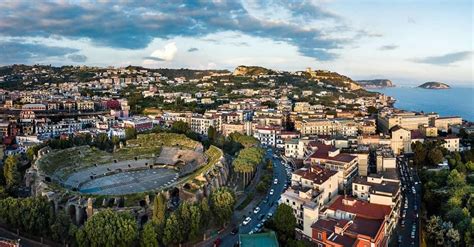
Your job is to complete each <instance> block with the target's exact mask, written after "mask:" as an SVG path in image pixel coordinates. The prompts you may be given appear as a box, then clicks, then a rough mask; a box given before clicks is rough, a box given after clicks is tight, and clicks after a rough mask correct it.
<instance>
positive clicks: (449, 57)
mask: <svg viewBox="0 0 474 247" xmlns="http://www.w3.org/2000/svg"><path fill="white" fill-rule="evenodd" d="M471 56H472V51H461V52H453V53H448V54H444V55H440V56H431V57H424V58H414V59H412V61H414V62H417V63H426V64H433V65H451V64H453V63H456V62H459V61H462V60H466V59H468V58H470V57H471Z"/></svg>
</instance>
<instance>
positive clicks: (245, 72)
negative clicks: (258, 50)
mask: <svg viewBox="0 0 474 247" xmlns="http://www.w3.org/2000/svg"><path fill="white" fill-rule="evenodd" d="M272 74H275V72H274V71H273V70H270V69H267V68H264V67H260V66H245V65H240V66H237V68H235V70H234V73H232V75H234V76H254V75H272Z"/></svg>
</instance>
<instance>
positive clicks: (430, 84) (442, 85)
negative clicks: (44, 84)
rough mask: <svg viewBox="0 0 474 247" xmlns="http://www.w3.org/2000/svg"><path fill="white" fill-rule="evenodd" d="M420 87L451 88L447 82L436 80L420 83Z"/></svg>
mask: <svg viewBox="0 0 474 247" xmlns="http://www.w3.org/2000/svg"><path fill="white" fill-rule="evenodd" d="M418 87H420V88H424V89H449V88H451V87H450V86H449V85H448V84H446V83H443V82H436V81H429V82H425V83H423V84H421V85H419V86H418Z"/></svg>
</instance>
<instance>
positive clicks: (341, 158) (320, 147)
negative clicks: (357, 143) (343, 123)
mask: <svg viewBox="0 0 474 247" xmlns="http://www.w3.org/2000/svg"><path fill="white" fill-rule="evenodd" d="M311 144H312V146H313V147H316V148H317V149H316V151H315V152H314V153H313V154H311V156H310V158H315V159H322V160H332V161H338V162H344V163H349V162H351V161H352V160H354V159H356V157H355V156H352V155H350V154H345V153H341V154H338V155H336V156H334V157H330V156H329V152H334V151H336V150H337V148H335V147H334V146H330V145H326V144H324V143H311Z"/></svg>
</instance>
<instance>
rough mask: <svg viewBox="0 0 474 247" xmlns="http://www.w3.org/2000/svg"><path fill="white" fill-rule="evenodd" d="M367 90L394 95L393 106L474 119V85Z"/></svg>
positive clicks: (469, 119) (468, 119)
mask: <svg viewBox="0 0 474 247" xmlns="http://www.w3.org/2000/svg"><path fill="white" fill-rule="evenodd" d="M366 90H368V91H372V92H378V93H382V94H384V95H387V96H391V97H393V98H394V99H395V102H394V103H393V107H394V108H397V109H401V110H407V111H417V112H436V113H438V114H440V116H460V117H462V118H463V119H464V120H467V121H471V122H472V121H474V107H472V106H473V105H474V87H469V86H466V87H456V86H453V87H451V88H449V90H442V89H433V90H426V89H425V88H420V87H417V86H398V87H390V88H376V89H366Z"/></svg>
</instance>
